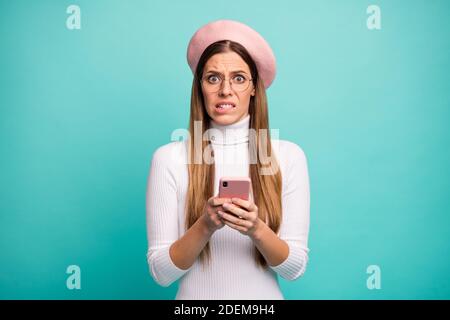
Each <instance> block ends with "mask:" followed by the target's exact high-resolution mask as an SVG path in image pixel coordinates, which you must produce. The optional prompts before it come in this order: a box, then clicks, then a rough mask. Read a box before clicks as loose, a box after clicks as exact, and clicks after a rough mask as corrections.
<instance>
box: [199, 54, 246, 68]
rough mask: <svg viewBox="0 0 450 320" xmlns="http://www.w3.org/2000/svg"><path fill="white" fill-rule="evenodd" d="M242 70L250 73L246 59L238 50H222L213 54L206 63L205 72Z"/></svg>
mask: <svg viewBox="0 0 450 320" xmlns="http://www.w3.org/2000/svg"><path fill="white" fill-rule="evenodd" d="M236 70H242V71H245V72H248V73H250V68H249V67H248V65H247V63H246V62H245V61H244V59H242V58H241V56H240V55H238V54H237V53H236V52H221V53H217V54H215V55H213V56H211V57H210V58H209V59H208V61H207V62H206V64H205V69H204V72H208V71H219V72H223V73H225V72H233V71H236Z"/></svg>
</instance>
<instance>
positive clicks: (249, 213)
mask: <svg viewBox="0 0 450 320" xmlns="http://www.w3.org/2000/svg"><path fill="white" fill-rule="evenodd" d="M231 201H232V203H224V204H223V205H222V207H223V208H224V209H225V210H226V211H228V212H231V213H232V214H230V213H227V212H223V211H218V214H219V216H220V217H221V218H222V219H223V222H224V223H225V224H226V225H227V226H229V227H231V228H233V229H236V230H238V231H239V232H240V233H242V234H245V235H247V236H250V237H253V236H254V234H255V231H257V230H258V228H259V227H260V224H261V222H262V221H261V220H260V219H259V217H258V207H257V206H256V205H255V204H254V203H253V202H251V201H247V200H243V199H240V198H232V199H231Z"/></svg>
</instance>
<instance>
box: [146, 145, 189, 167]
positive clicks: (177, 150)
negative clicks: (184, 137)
mask: <svg viewBox="0 0 450 320" xmlns="http://www.w3.org/2000/svg"><path fill="white" fill-rule="evenodd" d="M185 158H186V141H173V142H170V143H167V144H164V145H162V146H160V147H158V148H156V150H155V151H154V152H153V156H152V163H159V164H164V165H170V164H179V163H182V162H183V160H184V159H185Z"/></svg>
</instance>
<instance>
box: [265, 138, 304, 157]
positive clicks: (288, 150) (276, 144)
mask: <svg viewBox="0 0 450 320" xmlns="http://www.w3.org/2000/svg"><path fill="white" fill-rule="evenodd" d="M271 141H272V147H273V148H274V149H275V153H276V154H277V155H278V157H279V158H280V161H282V160H285V161H287V162H292V161H298V160H302V161H306V154H305V151H304V150H303V148H302V147H300V146H299V145H298V144H296V143H294V142H291V141H288V140H281V139H272V140H271Z"/></svg>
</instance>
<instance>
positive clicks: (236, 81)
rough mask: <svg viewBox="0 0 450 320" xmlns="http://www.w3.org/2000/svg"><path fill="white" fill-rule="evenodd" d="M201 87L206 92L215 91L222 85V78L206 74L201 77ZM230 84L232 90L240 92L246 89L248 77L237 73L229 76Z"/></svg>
mask: <svg viewBox="0 0 450 320" xmlns="http://www.w3.org/2000/svg"><path fill="white" fill-rule="evenodd" d="M202 83H203V89H204V90H205V91H207V92H211V93H213V92H217V91H219V90H220V88H221V87H222V83H223V80H222V78H220V77H219V76H215V75H213V76H207V77H205V78H203V81H202ZM230 85H231V88H232V90H235V91H238V92H242V91H245V90H247V89H248V87H249V85H250V79H248V78H246V77H244V76H242V75H237V76H235V77H233V78H231V81H230Z"/></svg>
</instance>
